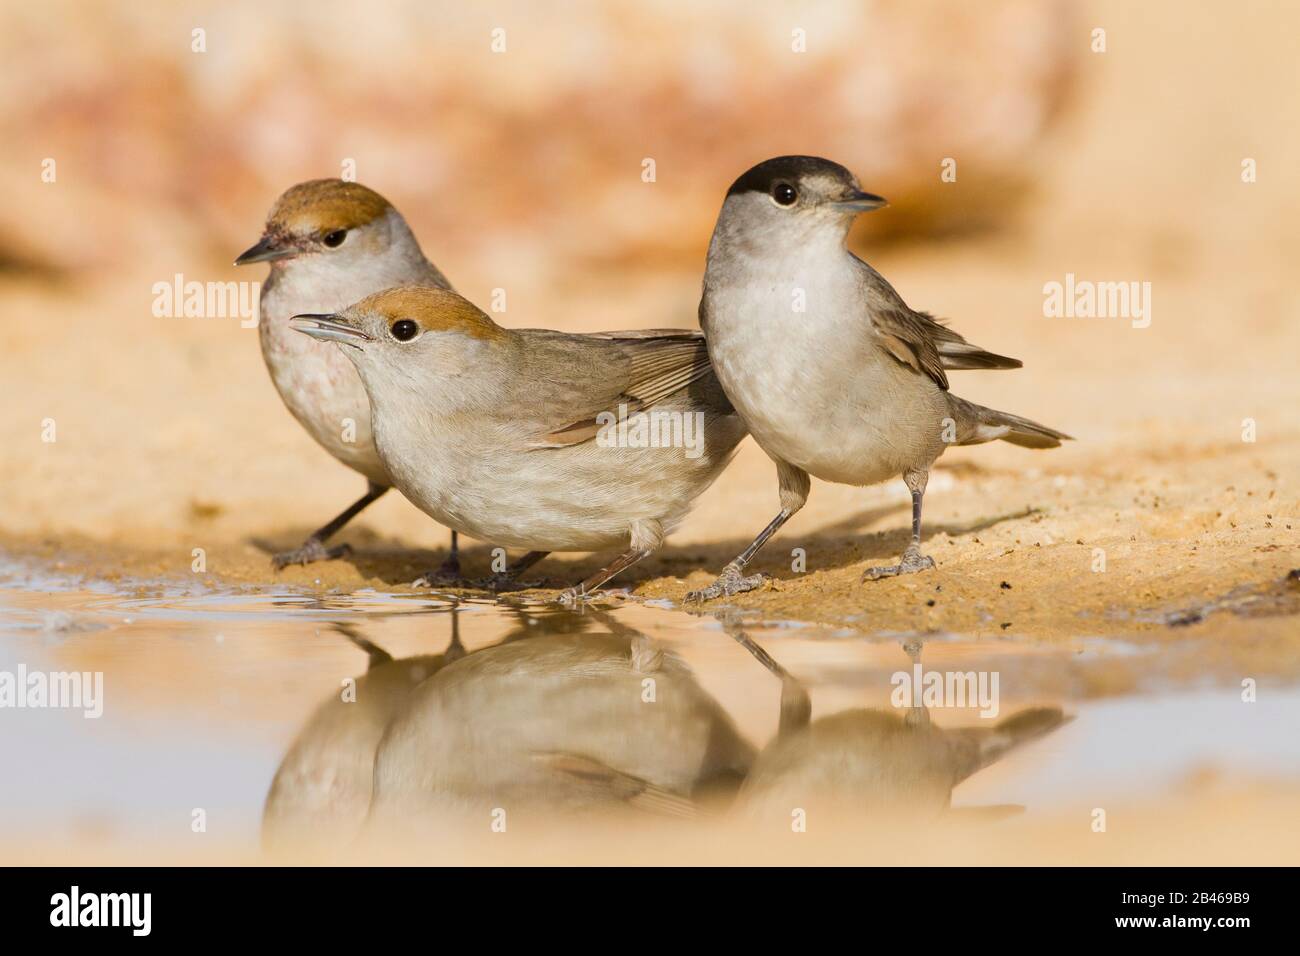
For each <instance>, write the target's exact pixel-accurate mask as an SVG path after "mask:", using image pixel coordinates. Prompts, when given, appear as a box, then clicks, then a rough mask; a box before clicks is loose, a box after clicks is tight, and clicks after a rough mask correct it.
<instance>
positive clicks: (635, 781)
mask: <svg viewBox="0 0 1300 956" xmlns="http://www.w3.org/2000/svg"><path fill="white" fill-rule="evenodd" d="M533 759H534V760H535V761H537V763H538V764H540V765H543V766H545V767H547V768H548V769H550V770H551V771H552V772H553V773H556V774H559V775H560V776H562V777H564V778H566V779H567V780H568V781H569V782H570V783H571V784H573V785H574V786H576V787H577V788H579V789H582V790H586V791H587V792H588V793H589V794H590V795H591V796H593V797H597V798H599V799H601V800H603V801H611V802H613V801H618V802H622V803H625V804H627V805H628V806H629V807H632V808H634V809H636V810H639V811H642V812H644V813H649V814H655V815H659V816H671V817H685V818H693V817H696V816H698V815H699V810H698V809H697V808H696V806H695V804H694V803H692V802H691V800H690V798H689V797H684V796H682V795H681V794H679V793H673V792H672V791H671V790H668V789H666V788H664V787H660V786H658V785H656V784H653V783H650V782H649V781H647V780H644V779H642V778H641V777H638V776H635V775H634V774H630V773H625V772H624V771H622V770H616V769H614V768H613V767H611V766H609V765H608V764H606V763H602V762H601V761H599V760H595V759H593V758H591V757H584V756H582V755H580V754H571V753H560V752H538V753H534V754H533Z"/></svg>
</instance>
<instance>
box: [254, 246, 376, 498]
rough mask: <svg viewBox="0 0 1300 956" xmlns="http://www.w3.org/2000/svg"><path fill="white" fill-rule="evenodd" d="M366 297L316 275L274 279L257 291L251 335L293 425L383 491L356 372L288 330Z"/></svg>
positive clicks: (325, 345) (321, 345) (335, 351)
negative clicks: (300, 319) (303, 318)
mask: <svg viewBox="0 0 1300 956" xmlns="http://www.w3.org/2000/svg"><path fill="white" fill-rule="evenodd" d="M371 291H373V290H372V289H370V288H369V287H368V286H367V287H365V288H362V287H359V286H357V284H356V283H349V282H347V281H339V280H338V279H337V278H333V277H331V276H330V275H329V274H328V273H325V272H323V271H315V270H312V271H307V272H304V271H303V270H300V269H286V270H283V271H280V272H278V274H276V275H274V277H273V279H272V280H270V281H268V282H267V284H266V285H265V286H264V287H263V289H262V300H261V320H260V323H259V325H258V334H259V337H260V339H261V343H262V357H263V358H264V359H265V360H266V367H267V369H268V370H269V371H270V373H271V381H272V382H274V383H275V387H276V390H277V391H278V392H279V393H280V397H281V398H282V399H283V400H284V404H285V405H286V406H287V407H288V409H289V411H290V412H292V413H293V416H294V418H296V419H298V421H299V423H300V424H301V425H302V426H303V428H305V429H306V430H307V432H308V433H309V434H310V435H311V436H312V437H313V438H314V439H316V441H317V442H319V443H320V444H321V445H322V446H323V447H324V448H325V450H326V451H328V452H329V453H330V454H331V455H333V456H334V457H335V458H337V459H338V460H339V461H341V462H343V464H345V465H347V466H348V467H349V468H352V469H354V470H356V471H358V472H360V473H361V474H363V475H365V476H366V477H367V478H368V479H370V480H371V481H374V482H376V483H378V484H382V485H387V484H389V480H388V474H387V472H386V471H385V470H384V466H383V464H382V462H381V461H380V460H379V453H378V452H377V451H376V450H375V442H374V438H373V436H372V434H371V428H370V402H369V400H368V399H367V398H366V391H365V388H363V387H362V384H361V378H360V376H358V375H357V371H356V369H355V368H354V367H353V365H352V363H351V362H350V361H349V360H348V358H347V356H345V355H344V354H343V353H342V352H341V351H340V349H339V347H338V346H336V345H334V344H333V343H330V342H320V341H317V340H315V339H313V338H311V337H310V336H307V335H303V334H302V333H301V332H297V331H295V330H294V329H292V328H291V327H290V326H289V319H290V318H292V317H293V316H295V315H299V314H302V313H322V312H324V313H328V312H335V311H337V310H339V309H341V308H344V307H345V306H347V305H350V304H352V303H353V302H356V301H357V300H359V299H362V298H365V296H366V295H367V294H368V293H369V292H371Z"/></svg>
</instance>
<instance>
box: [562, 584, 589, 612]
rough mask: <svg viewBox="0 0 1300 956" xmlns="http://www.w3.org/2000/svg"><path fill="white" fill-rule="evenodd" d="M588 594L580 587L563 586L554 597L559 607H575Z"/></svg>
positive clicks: (583, 600) (585, 598) (584, 599)
mask: <svg viewBox="0 0 1300 956" xmlns="http://www.w3.org/2000/svg"><path fill="white" fill-rule="evenodd" d="M587 597H588V595H587V594H586V593H585V592H584V591H582V590H581V589H580V588H565V589H564V590H563V591H561V592H560V595H559V597H557V598H556V599H555V601H556V603H557V604H559V605H560V606H561V607H577V606H578V605H580V604H582V603H584V602H585V601H586V600H587Z"/></svg>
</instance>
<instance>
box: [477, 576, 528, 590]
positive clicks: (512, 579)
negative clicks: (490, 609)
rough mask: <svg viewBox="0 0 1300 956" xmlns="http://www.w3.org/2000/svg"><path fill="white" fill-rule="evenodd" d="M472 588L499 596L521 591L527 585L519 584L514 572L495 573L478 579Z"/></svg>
mask: <svg viewBox="0 0 1300 956" xmlns="http://www.w3.org/2000/svg"><path fill="white" fill-rule="evenodd" d="M474 587H476V588H477V589H478V590H480V591H491V592H492V593H493V594H500V593H502V592H503V591H523V590H526V589H527V588H528V585H526V584H523V583H521V582H520V580H519V575H518V573H516V572H514V571H497V572H496V573H495V574H493V575H491V576H490V577H486V578H479V579H478V580H477V581H475V582H474Z"/></svg>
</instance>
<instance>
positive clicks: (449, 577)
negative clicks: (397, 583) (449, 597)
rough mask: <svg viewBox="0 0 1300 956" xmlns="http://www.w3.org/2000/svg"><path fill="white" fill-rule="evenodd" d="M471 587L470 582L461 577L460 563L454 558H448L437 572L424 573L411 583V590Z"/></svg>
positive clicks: (471, 583) (472, 584)
mask: <svg viewBox="0 0 1300 956" xmlns="http://www.w3.org/2000/svg"><path fill="white" fill-rule="evenodd" d="M473 586H474V583H473V582H472V581H467V580H465V578H463V577H461V575H460V562H459V561H457V560H456V559H455V558H448V559H447V560H446V561H444V562H442V564H440V565H439V566H438V568H437V570H435V571H425V572H424V573H423V574H421V575H420V576H419V577H418V578H416V579H415V580H414V581H412V582H411V587H413V588H470V587H473Z"/></svg>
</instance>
